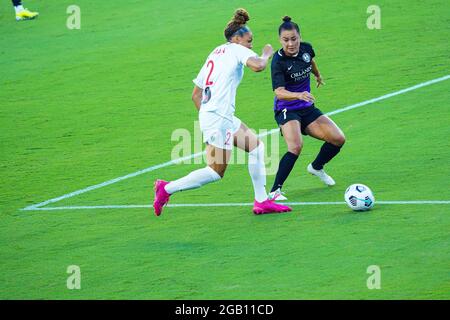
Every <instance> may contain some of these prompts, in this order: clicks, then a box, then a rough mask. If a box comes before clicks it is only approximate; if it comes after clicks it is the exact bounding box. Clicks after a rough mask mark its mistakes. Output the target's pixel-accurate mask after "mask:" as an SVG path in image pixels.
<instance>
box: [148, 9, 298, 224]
mask: <svg viewBox="0 0 450 320" xmlns="http://www.w3.org/2000/svg"><path fill="white" fill-rule="evenodd" d="M249 19H250V18H249V16H248V13H247V11H246V10H244V9H238V10H236V12H235V14H234V17H233V19H232V20H231V21H230V22H229V23H228V24H227V27H226V28H225V32H224V34H225V38H226V39H227V42H226V43H225V44H222V45H220V46H218V47H217V48H215V49H214V50H213V51H212V52H211V54H210V55H209V56H208V58H207V59H206V62H205V64H204V65H203V67H202V69H201V70H200V72H199V74H198V76H197V78H196V79H194V80H193V81H194V84H195V86H194V91H193V93H192V100H193V102H194V104H195V106H196V108H197V109H198V110H199V121H200V129H201V131H202V134H203V141H204V142H205V143H206V159H207V166H206V167H205V168H202V169H199V170H195V171H193V172H191V173H189V174H188V175H187V176H185V177H182V178H180V179H178V180H175V181H171V182H167V181H164V180H156V181H155V199H154V202H153V207H154V209H155V214H156V215H157V216H159V215H160V214H161V212H162V209H163V207H164V205H166V204H167V202H168V201H169V198H170V196H171V195H172V194H174V193H175V192H178V191H183V190H190V189H195V188H199V187H201V186H203V185H205V184H207V183H211V182H214V181H217V180H220V179H221V178H223V176H224V174H225V170H226V168H227V163H228V161H229V159H230V155H231V149H232V147H233V145H234V146H236V147H238V148H240V149H243V150H245V151H246V152H248V154H249V160H248V161H249V163H248V170H249V173H250V177H251V179H252V182H253V188H254V191H255V202H254V206H253V213H255V214H263V213H273V212H288V211H291V208H290V207H288V206H284V205H281V204H278V203H275V201H274V200H269V199H268V195H267V192H266V169H265V166H264V144H263V143H262V141H260V140H259V139H258V138H257V136H256V135H255V134H254V133H253V132H252V131H251V130H249V129H248V127H247V126H246V125H245V124H244V123H243V122H242V121H241V120H239V119H238V118H236V117H235V116H234V110H235V97H236V90H237V87H238V85H239V83H240V82H241V79H242V77H243V75H244V66H247V67H249V68H250V69H251V70H252V71H255V72H260V71H263V70H264V69H265V68H266V66H267V63H268V61H269V59H270V58H271V57H272V54H273V49H272V46H271V45H269V44H268V45H266V46H265V47H264V49H263V53H262V55H261V57H258V55H257V54H256V53H255V52H254V51H252V50H251V48H252V40H253V34H252V32H251V31H250V29H249V28H248V26H247V25H246V23H247V21H248V20H249Z"/></svg>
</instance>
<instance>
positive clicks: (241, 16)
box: [224, 8, 250, 40]
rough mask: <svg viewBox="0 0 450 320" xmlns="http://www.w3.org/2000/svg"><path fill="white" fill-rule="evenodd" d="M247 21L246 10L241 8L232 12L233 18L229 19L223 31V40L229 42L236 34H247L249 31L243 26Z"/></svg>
mask: <svg viewBox="0 0 450 320" xmlns="http://www.w3.org/2000/svg"><path fill="white" fill-rule="evenodd" d="M249 20H250V16H249V15H248V12H247V10H245V9H242V8H240V9H237V10H236V11H235V12H234V16H233V18H231V20H230V21H229V22H228V24H227V26H226V28H225V30H224V34H225V38H226V39H227V40H230V39H231V38H232V37H233V36H234V35H235V34H236V33H237V34H239V35H240V36H242V35H243V34H244V33H246V32H249V31H250V29H248V28H247V27H246V25H245V24H246V23H247V21H249ZM241 29H242V30H241ZM238 31H239V32H238Z"/></svg>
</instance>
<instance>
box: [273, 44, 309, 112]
mask: <svg viewBox="0 0 450 320" xmlns="http://www.w3.org/2000/svg"><path fill="white" fill-rule="evenodd" d="M314 57H315V53H314V50H313V48H312V46H311V45H310V44H309V43H306V42H302V43H300V51H299V53H298V54H297V55H296V56H294V57H288V56H286V55H285V54H284V51H283V49H280V50H278V51H277V52H276V53H275V54H274V56H273V59H272V67H271V69H272V88H273V90H275V89H276V88H279V87H284V88H285V89H286V90H288V91H291V92H303V91H308V92H311V86H310V74H311V71H312V64H311V61H312V58H314ZM312 105H313V103H312V102H307V101H304V100H291V101H287V100H279V99H278V98H277V97H275V100H274V110H276V111H278V110H283V109H287V110H299V109H303V108H307V107H310V106H312Z"/></svg>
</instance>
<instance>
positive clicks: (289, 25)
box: [278, 16, 300, 35]
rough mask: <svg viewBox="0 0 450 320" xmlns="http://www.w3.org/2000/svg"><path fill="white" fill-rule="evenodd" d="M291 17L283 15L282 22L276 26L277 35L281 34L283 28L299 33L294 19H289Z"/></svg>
mask: <svg viewBox="0 0 450 320" xmlns="http://www.w3.org/2000/svg"><path fill="white" fill-rule="evenodd" d="M291 20H292V19H291V17H289V16H285V17H284V18H283V23H282V24H281V25H280V27H279V28H278V35H280V34H281V32H282V31H283V30H293V29H295V30H297V32H298V34H300V27H299V26H298V24H296V23H295V22H294V21H291Z"/></svg>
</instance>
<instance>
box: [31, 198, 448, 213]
mask: <svg viewBox="0 0 450 320" xmlns="http://www.w3.org/2000/svg"><path fill="white" fill-rule="evenodd" d="M283 204H286V205H290V206H320V205H321V206H326V205H344V204H345V202H344V201H342V202H285V203H283ZM376 204H377V205H385V204H391V205H392V204H393V205H405V204H416V205H417V204H419V205H420V204H421V205H424V204H450V200H423V201H377V202H376ZM250 206H253V203H250V202H236V203H175V204H169V205H167V207H172V208H180V207H250ZM136 208H152V205H149V204H135V205H105V206H67V207H46V208H32V207H29V208H25V209H23V210H27V211H51V210H87V209H136Z"/></svg>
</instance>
